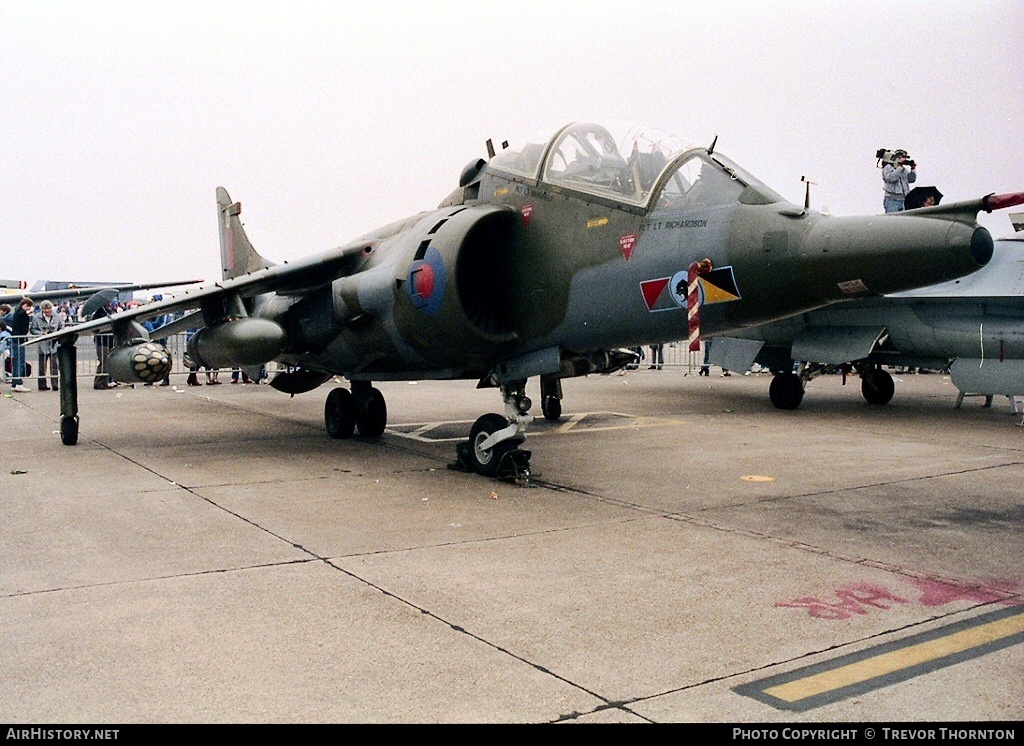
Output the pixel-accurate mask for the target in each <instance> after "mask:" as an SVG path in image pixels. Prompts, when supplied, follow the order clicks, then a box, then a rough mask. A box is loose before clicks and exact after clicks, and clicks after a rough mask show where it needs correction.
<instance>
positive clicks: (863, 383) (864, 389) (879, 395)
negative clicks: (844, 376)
mask: <svg viewBox="0 0 1024 746" xmlns="http://www.w3.org/2000/svg"><path fill="white" fill-rule="evenodd" d="M860 393H861V394H863V395H864V399H865V400H866V401H867V403H868V404H875V405H877V406H882V405H884V404H888V403H889V402H890V401H892V397H893V394H895V393H896V383H895V381H893V380H892V376H890V375H889V374H888V373H887V372H886V371H884V370H882V369H881V368H876V369H875V370H871V371H868V372H867V373H864V374H863V375H862V376H861V377H860Z"/></svg>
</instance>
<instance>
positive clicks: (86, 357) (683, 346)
mask: <svg viewBox="0 0 1024 746" xmlns="http://www.w3.org/2000/svg"><path fill="white" fill-rule="evenodd" d="M25 339H26V338H25V337H12V338H11V341H12V342H14V341H24V340H25ZM187 340H188V335H187V333H185V332H182V333H180V334H175V335H172V336H170V337H167V338H166V339H163V340H161V341H162V342H163V344H164V345H165V346H166V347H167V350H168V351H169V352H170V353H171V362H172V368H171V383H177V382H178V381H179V380H183V378H184V377H185V376H187V375H188V373H189V368H188V365H186V364H185V350H186V345H187ZM103 345H106V346H107V347H108V349H109V348H112V347H113V345H114V337H113V335H112V334H96V335H94V336H91V337H82V338H80V339H79V340H78V342H77V347H78V356H77V371H78V378H80V379H81V378H92V377H94V376H95V375H97V365H98V362H99V356H98V350H99V349H100V348H101V347H102V346H103ZM10 349H11V344H10V343H9V344H8V345H6V348H0V356H3V358H4V361H3V362H4V368H3V376H2V381H3V382H4V383H9V381H10V379H11V375H10V373H9V372H7V363H8V361H9V356H10ZM641 349H642V350H643V353H644V357H643V358H642V359H641V360H640V362H639V368H640V369H641V370H643V369H646V368H648V367H649V366H650V365H651V361H652V359H653V358H652V353H651V348H650V346H644V347H642V348H641ZM24 350H25V362H26V363H27V364H28V365H29V366H31V369H32V373H31V375H25V376H23V379H24V383H25V385H26V386H28V385H30V384H31V385H33V386H35V383H36V380H37V379H38V377H39V371H38V370H37V368H38V357H39V352H38V347H36V346H35V345H33V346H31V347H25V348H24ZM662 352H663V356H664V359H665V362H664V366H665V367H666V368H685V369H686V370H687V372H691V373H692V372H695V371H696V370H697V369H698V368H700V366H701V364H702V362H703V360H704V353H703V352H702V351H701V352H690V351H689V345H688V343H687V342H686V341H685V340H684V341H681V342H668V343H666V344H665V345H664V346H663V348H662ZM54 363H55V364H56V360H54ZM268 368H269V369H270V370H271V371H273V370H275V369H276V366H275V364H274V363H270V364H269V365H268ZM223 370H224V369H221V371H222V372H223ZM228 372H230V371H228ZM204 375H205V373H204Z"/></svg>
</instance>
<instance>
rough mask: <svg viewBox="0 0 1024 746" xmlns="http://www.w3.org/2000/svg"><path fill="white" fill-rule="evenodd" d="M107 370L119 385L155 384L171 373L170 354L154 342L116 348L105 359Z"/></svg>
mask: <svg viewBox="0 0 1024 746" xmlns="http://www.w3.org/2000/svg"><path fill="white" fill-rule="evenodd" d="M107 370H108V371H109V373H110V375H111V376H113V378H114V380H115V381H120V382H121V383H157V382H158V381H162V380H164V378H166V377H167V374H168V373H170V372H171V353H170V352H168V351H167V348H166V347H164V346H163V345H162V344H157V343H156V342H143V343H142V344H136V345H131V346H130V347H118V348H117V349H115V350H113V351H112V352H111V353H110V357H109V358H108V359H107Z"/></svg>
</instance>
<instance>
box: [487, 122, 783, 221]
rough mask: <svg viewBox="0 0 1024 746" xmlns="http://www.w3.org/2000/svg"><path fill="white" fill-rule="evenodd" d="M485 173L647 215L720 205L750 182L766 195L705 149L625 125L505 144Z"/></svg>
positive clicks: (592, 126) (588, 126) (587, 126)
mask: <svg viewBox="0 0 1024 746" xmlns="http://www.w3.org/2000/svg"><path fill="white" fill-rule="evenodd" d="M488 167H489V168H491V169H496V170H500V171H506V172H509V173H512V174H516V175H519V176H525V177H527V178H529V179H533V180H539V181H542V182H544V183H547V184H551V185H554V186H558V187H561V188H566V189H572V190H575V191H580V192H584V193H587V194H592V195H595V196H598V197H604V198H610V199H614V200H616V201H619V202H625V203H629V204H633V205H637V206H650V207H651V208H652V209H661V208H670V207H675V206H679V205H681V204H684V203H685V204H688V205H715V204H726V203H728V202H733V201H735V200H736V199H737V198H738V197H739V194H740V192H741V191H742V190H743V189H744V187H746V186H747V185H748V184H750V183H756V184H758V186H759V187H762V189H761V191H763V192H770V191H771V190H769V189H768V188H767V187H764V185H762V184H760V182H757V181H756V180H755V179H753V177H750V176H749V174H746V173H745V172H740V171H739V169H738V167H737V166H735V164H733V163H732V162H731V161H727V160H725V159H722V158H721V157H720V156H717V155H716V156H715V157H714V158H712V157H711V156H709V155H708V153H707V149H705V148H698V147H697V146H694V145H692V144H688V143H686V142H685V141H684V140H682V139H680V138H679V137H677V136H675V135H672V134H669V133H667V132H664V131H662V130H658V129H652V128H645V127H641V126H640V125H636V124H632V123H628V122H611V123H606V124H598V123H596V122H582V123H576V124H570V125H569V126H567V127H563V128H562V129H561V130H559V132H558V133H557V134H555V136H554V137H553V138H551V139H550V140H548V141H547V142H536V141H528V142H526V143H525V144H521V145H517V144H513V145H511V146H510V147H508V148H506V149H504V150H502V151H501V152H500V153H498V154H497V155H495V156H494V158H492V159H491V161H490V163H489V164H488ZM663 174H664V176H663ZM655 191H656V192H657V197H656V199H652V193H653V192H655ZM772 194H773V195H774V193H772ZM780 199H781V198H780Z"/></svg>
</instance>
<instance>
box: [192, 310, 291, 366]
mask: <svg viewBox="0 0 1024 746" xmlns="http://www.w3.org/2000/svg"><path fill="white" fill-rule="evenodd" d="M287 342H288V337H287V335H286V334H285V331H284V329H283V328H282V327H281V325H280V324H278V323H277V322H274V321H271V320H269V319H260V318H244V319H236V320H234V321H225V322H222V323H220V324H214V325H213V326H208V327H206V328H205V329H200V330H199V331H198V332H196V333H195V334H193V335H192V337H191V338H190V339H189V340H188V355H189V357H190V358H192V361H193V362H194V363H196V364H197V365H201V366H205V367H209V368H237V367H243V366H249V365H262V364H263V363H266V362H268V361H270V360H273V359H274V358H275V357H277V356H278V355H280V354H281V353H282V352H283V351H284V348H285V345H286V344H287Z"/></svg>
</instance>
